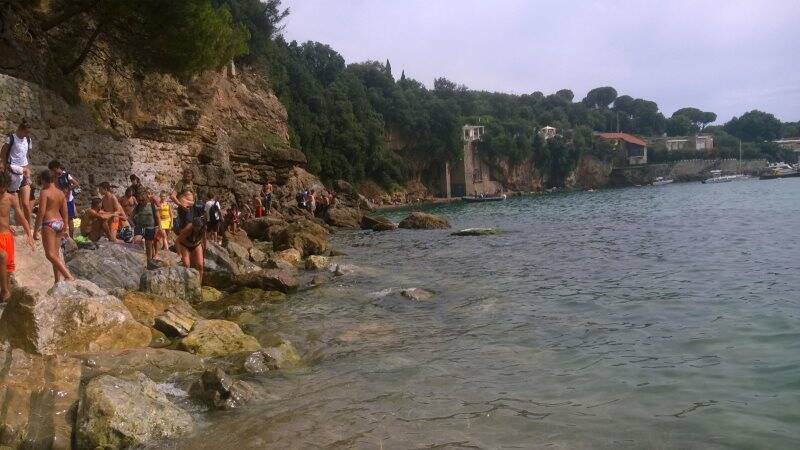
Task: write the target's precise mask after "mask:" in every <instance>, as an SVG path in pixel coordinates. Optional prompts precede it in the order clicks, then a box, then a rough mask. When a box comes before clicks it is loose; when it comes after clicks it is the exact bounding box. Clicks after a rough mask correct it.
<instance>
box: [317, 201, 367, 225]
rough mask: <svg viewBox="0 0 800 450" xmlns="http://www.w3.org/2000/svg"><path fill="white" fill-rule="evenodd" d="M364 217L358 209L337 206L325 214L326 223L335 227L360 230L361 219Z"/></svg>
mask: <svg viewBox="0 0 800 450" xmlns="http://www.w3.org/2000/svg"><path fill="white" fill-rule="evenodd" d="M363 215H364V214H363V213H362V212H361V211H360V210H358V209H356V208H350V207H347V206H342V205H336V206H334V207H333V208H329V209H328V210H327V211H326V212H325V222H326V223H327V224H328V225H333V226H334V227H340V228H358V227H359V226H360V225H361V217H362V216H363Z"/></svg>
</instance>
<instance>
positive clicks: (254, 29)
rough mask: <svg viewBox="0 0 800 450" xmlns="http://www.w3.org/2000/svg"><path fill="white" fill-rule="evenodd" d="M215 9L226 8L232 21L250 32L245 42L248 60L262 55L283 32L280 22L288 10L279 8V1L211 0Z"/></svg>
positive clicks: (287, 13)
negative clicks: (248, 38)
mask: <svg viewBox="0 0 800 450" xmlns="http://www.w3.org/2000/svg"><path fill="white" fill-rule="evenodd" d="M213 3H214V6H215V7H217V8H220V7H227V8H228V10H230V12H231V15H232V16H233V20H234V22H236V23H239V24H242V25H244V26H245V27H246V28H247V31H249V32H250V40H249V41H248V42H247V46H248V56H249V57H250V59H253V58H254V57H257V56H260V55H263V54H264V53H265V52H267V51H268V48H270V46H271V44H272V39H273V38H275V36H276V35H277V34H278V33H280V32H281V31H282V30H283V26H282V25H281V22H283V20H284V19H285V18H286V17H287V16H288V15H289V8H282V7H281V0H213Z"/></svg>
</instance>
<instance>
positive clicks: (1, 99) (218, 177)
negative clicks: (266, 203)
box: [0, 61, 306, 201]
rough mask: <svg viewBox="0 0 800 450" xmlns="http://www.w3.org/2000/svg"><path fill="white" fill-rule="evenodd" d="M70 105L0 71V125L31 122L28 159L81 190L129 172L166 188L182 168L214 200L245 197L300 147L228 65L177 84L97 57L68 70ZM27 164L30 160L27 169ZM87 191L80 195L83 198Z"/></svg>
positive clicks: (269, 102)
mask: <svg viewBox="0 0 800 450" xmlns="http://www.w3.org/2000/svg"><path fill="white" fill-rule="evenodd" d="M77 86H78V97H79V99H78V100H79V101H78V102H77V104H68V103H67V102H66V101H65V100H64V99H63V98H61V97H60V96H59V95H57V94H56V93H54V92H52V91H49V90H47V89H44V88H42V87H41V86H39V85H37V84H35V83H31V82H28V81H24V80H21V79H18V78H14V77H11V76H7V75H2V74H0V129H2V130H3V131H4V132H6V133H8V132H11V131H13V130H14V129H15V128H16V124H17V123H18V122H19V120H21V119H22V118H23V117H27V118H28V119H29V120H30V121H31V122H32V123H33V127H34V129H33V132H32V139H33V151H32V152H31V155H30V156H31V164H32V165H34V166H44V165H46V164H47V162H48V161H49V160H51V159H59V160H60V161H62V162H63V163H64V164H65V166H66V167H67V168H68V170H69V171H70V172H71V173H72V174H74V175H75V176H76V177H77V178H78V179H80V180H81V182H82V183H83V184H84V185H85V186H88V187H89V188H90V189H91V188H92V187H93V186H96V185H97V184H99V183H100V182H102V181H109V182H111V183H112V184H116V185H118V186H126V185H127V184H128V181H127V177H128V175H130V174H131V173H135V174H137V175H139V176H140V177H141V178H142V180H143V182H144V184H145V185H147V186H151V187H153V188H155V189H158V190H160V189H169V188H170V187H171V185H172V183H173V182H174V181H176V180H177V179H179V177H180V175H179V174H180V172H181V170H182V169H183V168H184V167H192V168H193V169H194V170H195V173H196V180H197V184H198V185H199V186H200V187H201V190H203V189H211V190H215V191H218V192H220V193H221V194H222V195H223V196H224V197H227V198H229V199H230V198H231V197H232V196H233V195H234V194H237V195H247V196H249V195H252V194H253V193H255V192H256V190H257V185H258V184H259V183H261V182H263V181H264V180H267V179H269V180H271V181H273V182H275V181H277V182H279V183H283V182H284V181H285V180H286V178H287V177H288V176H289V173H290V171H291V169H292V168H293V167H295V166H301V167H302V166H303V165H305V162H306V159H305V156H304V155H303V153H302V152H300V151H299V150H296V149H292V148H291V147H290V146H289V144H288V128H287V127H288V125H287V114H286V110H285V109H284V107H283V105H281V103H280V102H279V101H278V99H277V97H275V95H274V94H273V93H272V92H271V91H270V90H269V88H268V85H267V83H266V81H265V80H263V79H261V78H260V77H259V76H257V75H255V74H254V73H252V72H250V71H248V70H240V71H238V73H237V71H236V70H235V68H233V67H230V68H228V69H227V70H224V71H220V72H209V73H205V74H202V75H200V76H197V77H195V78H194V79H192V80H190V81H187V82H183V83H182V82H179V81H178V80H176V79H175V78H173V77H171V76H168V75H164V74H155V73H152V74H140V73H136V72H134V71H128V72H120V69H119V68H118V67H111V66H106V65H104V64H102V63H99V62H96V61H95V62H91V63H89V64H87V65H86V67H85V68H84V69H83V71H82V73H81V74H80V75H79V77H78V82H77ZM34 168H36V167H34ZM87 199H88V195H84V196H83V200H84V201H86V200H87Z"/></svg>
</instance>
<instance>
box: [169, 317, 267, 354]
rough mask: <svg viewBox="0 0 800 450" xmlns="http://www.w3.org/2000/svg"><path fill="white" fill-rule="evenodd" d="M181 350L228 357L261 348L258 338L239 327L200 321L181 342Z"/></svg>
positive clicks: (224, 322)
mask: <svg viewBox="0 0 800 450" xmlns="http://www.w3.org/2000/svg"><path fill="white" fill-rule="evenodd" d="M180 348H181V349H182V350H185V351H187V352H190V353H195V354H198V355H203V356H226V355H230V354H233V353H240V352H253V351H256V350H258V349H260V348H261V344H259V343H258V341H257V340H256V338H254V337H252V336H248V335H246V334H244V333H243V332H242V329H241V328H239V325H236V324H235V323H233V322H228V321H227V320H199V321H197V322H195V324H194V327H193V328H192V331H191V332H190V333H189V335H188V336H186V337H185V338H183V339H182V340H181V342H180Z"/></svg>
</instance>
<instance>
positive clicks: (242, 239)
mask: <svg viewBox="0 0 800 450" xmlns="http://www.w3.org/2000/svg"><path fill="white" fill-rule="evenodd" d="M229 242H234V243H236V244H238V245H241V246H242V247H244V248H246V249H251V248H253V241H251V240H250V237H249V236H248V235H247V232H246V231H245V230H244V229H243V228H239V230H238V231H237V232H236V233H234V232H232V231H226V232H225V243H226V244H227V243H229Z"/></svg>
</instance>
